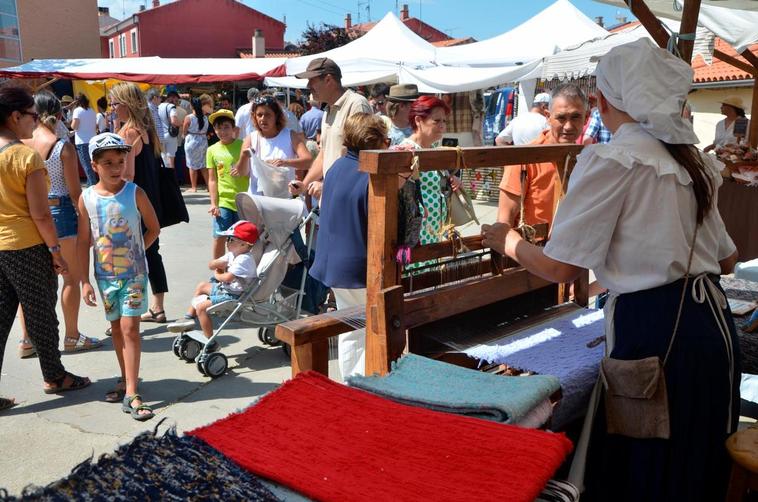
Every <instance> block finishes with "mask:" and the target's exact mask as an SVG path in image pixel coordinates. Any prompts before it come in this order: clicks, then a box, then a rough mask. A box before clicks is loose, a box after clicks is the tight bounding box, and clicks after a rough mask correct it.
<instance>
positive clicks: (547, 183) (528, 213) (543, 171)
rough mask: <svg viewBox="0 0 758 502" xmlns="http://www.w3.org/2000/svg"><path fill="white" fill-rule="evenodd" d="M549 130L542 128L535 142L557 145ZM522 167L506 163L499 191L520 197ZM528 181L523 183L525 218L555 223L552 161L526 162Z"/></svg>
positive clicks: (553, 165)
mask: <svg viewBox="0 0 758 502" xmlns="http://www.w3.org/2000/svg"><path fill="white" fill-rule="evenodd" d="M556 143H557V141H555V140H554V139H553V135H552V134H550V130H546V131H543V132H542V133H541V134H540V135H539V136H538V137H537V139H535V140H534V141H532V142H531V143H530V144H532V145H554V144H556ZM521 167H522V166H505V170H504V172H503V179H502V180H501V181H500V190H502V191H504V192H507V193H509V194H513V195H515V196H516V197H521ZM524 167H525V168H526V181H525V183H524V193H525V194H526V195H525V196H524V221H526V223H527V224H528V225H536V224H538V223H547V224H548V226H551V225H552V224H553V208H554V207H555V175H556V173H557V169H556V167H555V163H553V162H541V163H539V164H525V165H524Z"/></svg>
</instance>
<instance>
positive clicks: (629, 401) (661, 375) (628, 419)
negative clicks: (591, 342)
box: [600, 225, 700, 439]
mask: <svg viewBox="0 0 758 502" xmlns="http://www.w3.org/2000/svg"><path fill="white" fill-rule="evenodd" d="M699 228H700V225H698V226H697V227H695V233H694V235H693V236H692V245H691V246H690V256H689V259H688V261H687V272H686V273H685V275H684V285H683V286H682V296H681V298H680V300H679V311H678V312H677V314H676V322H675V323H674V331H673V333H672V335H671V340H669V345H668V349H667V350H666V355H665V356H664V358H663V360H662V361H661V358H660V357H658V356H652V357H646V358H644V359H632V360H622V359H614V358H612V357H605V358H603V360H602V362H601V363H600V381H601V382H602V383H603V387H604V388H605V391H606V392H605V417H606V422H607V431H608V433H609V434H620V435H622V436H627V437H631V438H636V439H651V438H660V439H668V438H669V437H670V435H671V429H670V425H669V402H668V394H667V392H666V375H665V371H664V370H665V367H666V361H668V357H669V354H670V353H671V348H672V347H673V346H674V340H675V338H676V333H677V331H678V329H679V320H680V319H681V317H682V307H683V306H684V296H685V294H686V292H687V285H688V284H689V278H690V267H691V266H692V255H693V252H694V250H695V239H697V232H698V229H699Z"/></svg>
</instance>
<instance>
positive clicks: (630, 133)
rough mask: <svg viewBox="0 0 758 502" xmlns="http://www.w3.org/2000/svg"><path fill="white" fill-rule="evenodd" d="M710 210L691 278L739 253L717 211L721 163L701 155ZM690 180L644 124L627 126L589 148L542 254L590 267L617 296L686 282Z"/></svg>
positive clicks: (690, 224)
mask: <svg viewBox="0 0 758 502" xmlns="http://www.w3.org/2000/svg"><path fill="white" fill-rule="evenodd" d="M703 160H704V163H705V165H706V166H707V167H709V168H710V173H709V174H710V176H711V179H712V181H713V186H714V194H713V209H711V210H710V211H709V212H708V214H707V215H706V217H705V220H704V221H703V225H702V227H701V228H700V230H699V231H698V235H697V242H696V244H695V252H694V256H693V259H692V268H691V271H690V273H691V274H700V273H703V272H708V273H714V274H718V273H720V266H719V261H720V260H723V259H724V258H727V257H729V256H730V255H731V254H732V253H734V251H735V250H736V247H735V245H734V243H733V242H732V239H731V238H730V237H729V235H728V234H727V233H726V228H725V227H724V223H723V221H722V220H721V215H720V214H719V212H718V208H717V206H716V202H717V196H718V187H719V186H720V185H721V183H722V179H721V175H720V174H719V173H720V169H721V167H722V166H721V163H720V162H718V161H715V160H713V159H711V158H710V157H708V156H703ZM691 184H692V179H691V178H690V176H689V174H687V171H686V170H685V169H684V168H683V167H681V166H680V165H679V164H678V163H677V162H676V161H674V159H673V158H672V157H671V155H669V153H668V152H667V151H666V149H665V147H664V146H663V145H662V144H661V142H660V141H658V140H657V139H655V138H654V137H653V136H651V135H650V134H649V133H647V132H646V131H645V130H643V129H642V127H640V126H639V124H636V123H630V124H624V125H622V126H621V127H620V128H619V129H618V131H616V133H615V134H614V135H613V139H612V140H611V142H610V143H608V144H606V145H591V146H587V147H585V149H584V150H583V151H582V153H581V155H580V156H579V158H578V161H577V164H576V167H575V168H574V171H573V173H572V174H571V179H570V181H569V188H568V192H567V194H566V197H565V198H564V200H563V201H562V202H561V204H560V205H559V207H558V211H557V213H556V215H555V221H554V223H553V229H552V235H551V237H550V241H549V242H548V244H547V246H546V247H545V255H547V256H549V257H550V258H553V259H555V260H558V261H561V262H564V263H570V264H572V265H576V266H579V267H583V268H587V269H592V270H593V271H594V272H595V275H596V276H597V278H598V280H599V281H600V284H601V285H602V286H604V287H606V288H608V289H609V290H611V291H612V292H614V293H619V294H620V293H630V292H633V291H640V290H644V289H650V288H654V287H658V286H662V285H664V284H669V283H671V282H673V281H675V280H677V279H680V278H681V277H682V276H684V273H685V272H686V270H687V258H688V256H689V251H690V243H691V242H692V235H693V232H694V231H695V213H696V208H697V205H696V202H695V195H694V192H693V191H692V187H691Z"/></svg>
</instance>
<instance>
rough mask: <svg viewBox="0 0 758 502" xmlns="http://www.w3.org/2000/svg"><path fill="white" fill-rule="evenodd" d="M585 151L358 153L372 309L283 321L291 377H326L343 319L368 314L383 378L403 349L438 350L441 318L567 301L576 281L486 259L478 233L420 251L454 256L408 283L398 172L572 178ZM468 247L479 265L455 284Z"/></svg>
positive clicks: (374, 362) (422, 257) (582, 282)
mask: <svg viewBox="0 0 758 502" xmlns="http://www.w3.org/2000/svg"><path fill="white" fill-rule="evenodd" d="M580 150H581V147H580V146H577V145H551V146H519V147H478V148H463V149H458V150H456V149H433V150H417V151H415V152H408V151H378V150H373V151H363V152H361V154H360V170H361V171H364V172H367V173H369V175H370V178H369V199H368V206H369V226H368V269H367V282H366V306H365V307H354V308H351V309H345V310H340V311H338V312H339V315H337V316H335V315H329V314H324V315H318V316H313V317H308V318H305V319H299V320H295V321H290V322H288V323H284V324H280V325H279V326H278V327H277V329H276V337H277V338H278V339H280V340H281V341H283V342H285V343H287V344H289V345H290V347H291V357H292V374H293V376H294V375H296V374H298V373H300V372H302V371H308V370H315V371H317V372H319V373H323V374H325V375H328V362H329V361H328V356H329V344H328V342H329V339H330V338H331V337H334V336H337V335H340V334H342V333H346V332H348V331H352V330H353V329H355V328H354V327H351V325H350V324H348V323H346V322H344V321H343V320H341V319H340V317H342V318H343V319H345V318H351V317H352V318H363V316H364V314H365V323H366V374H369V375H370V374H373V373H379V374H386V373H387V372H388V371H389V370H390V365H391V362H392V361H394V360H395V359H397V358H398V357H400V355H401V354H402V353H403V352H404V351H405V350H406V348H407V349H408V350H409V351H411V352H414V353H419V352H424V351H429V350H434V349H433V348H430V347H429V345H428V344H427V343H426V341H425V337H424V336H423V331H424V328H425V327H429V326H434V325H439V323H438V321H441V320H443V319H445V320H450V318H452V317H454V316H455V317H457V316H460V315H465V314H466V313H469V312H474V311H480V312H483V314H482V315H486V312H487V309H492V308H495V309H512V310H515V311H517V313H519V314H520V313H521V312H520V310H521V309H528V310H529V311H530V313H537V312H539V311H542V310H544V309H545V308H547V307H550V306H553V305H556V304H559V303H563V302H566V301H568V299H569V285H567V284H563V285H554V284H551V283H549V282H548V281H546V280H544V279H542V278H540V277H537V276H535V275H533V274H530V273H529V272H527V271H526V270H525V269H524V268H522V267H520V266H518V264H516V263H515V262H512V261H510V260H507V259H504V258H503V257H501V256H500V255H496V254H494V253H492V254H491V255H489V256H487V254H488V253H487V250H483V248H482V239H481V236H479V235H477V236H472V237H465V238H462V239H460V240H459V241H458V240H456V242H451V241H443V242H439V243H436V244H430V245H424V246H418V247H416V248H414V249H413V251H412V262H414V263H415V262H422V261H426V260H432V259H439V260H447V261H446V265H442V266H440V268H439V269H438V270H432V271H431V272H427V273H420V274H419V275H413V276H412V277H406V278H403V277H402V276H401V271H402V270H401V266H400V265H399V264H398V263H397V262H396V260H395V255H396V249H395V248H396V241H397V224H398V176H399V175H404V176H407V175H408V174H410V172H411V165H412V163H413V159H414V155H415V156H418V169H419V170H420V171H434V170H444V169H450V168H451V166H456V165H458V166H460V165H463V168H466V169H474V168H479V167H491V166H498V165H518V164H529V163H539V162H554V163H555V165H556V167H557V168H558V173H559V177H558V179H560V180H567V179H568V175H569V174H570V171H571V169H572V168H573V166H574V164H575V162H576V155H577V154H578V153H579V151H580ZM461 157H463V159H462V158H461ZM462 160H465V162H461V161H462ZM564 170H567V171H565V172H564ZM461 243H462V244H463V245H464V246H465V249H466V250H467V251H470V252H477V251H478V252H479V255H478V256H477V257H475V258H474V259H473V260H472V259H471V255H470V254H469V255H464V257H465V259H467V260H468V262H467V264H466V265H465V266H460V267H457V268H456V271H455V274H453V275H454V280H453V281H452V283H451V282H450V281H449V280H446V279H449V276H450V274H449V273H446V272H445V267H446V266H447V268H452V267H453V266H454V265H453V264H455V263H456V259H457V255H458V254H459V253H460V249H461ZM446 276H447V277H446ZM418 289H421V291H418ZM411 290H413V291H411ZM588 291H589V281H588V273H586V272H585V273H583V274H582V276H581V277H580V278H579V279H578V280H577V281H575V283H574V298H575V301H576V303H578V304H579V305H582V306H586V305H587V302H588ZM489 311H490V312H492V310H489ZM501 311H502V310H501ZM427 353H428V352H427Z"/></svg>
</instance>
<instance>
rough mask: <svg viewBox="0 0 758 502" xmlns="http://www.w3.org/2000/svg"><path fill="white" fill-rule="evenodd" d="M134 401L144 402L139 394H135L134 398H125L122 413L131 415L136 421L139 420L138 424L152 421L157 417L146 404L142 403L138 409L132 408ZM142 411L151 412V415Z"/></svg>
mask: <svg viewBox="0 0 758 502" xmlns="http://www.w3.org/2000/svg"><path fill="white" fill-rule="evenodd" d="M134 401H142V396H140V395H139V394H135V395H133V396H124V401H123V402H122V403H121V411H123V412H124V413H129V414H130V415H131V416H132V418H133V419H134V420H137V421H138V422H144V421H145V420H150V419H151V418H153V417H154V416H155V414H154V413H153V409H152V408H150V406H148V405H146V404H145V403H142V404H141V405H139V406H137V407H136V408H133V407H132V403H133V402H134ZM140 411H149V412H150V413H140Z"/></svg>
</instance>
